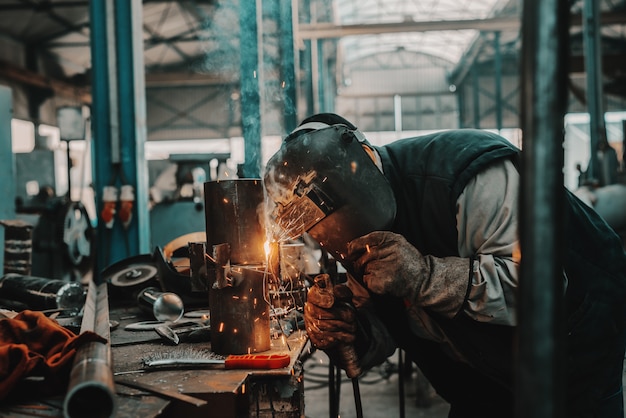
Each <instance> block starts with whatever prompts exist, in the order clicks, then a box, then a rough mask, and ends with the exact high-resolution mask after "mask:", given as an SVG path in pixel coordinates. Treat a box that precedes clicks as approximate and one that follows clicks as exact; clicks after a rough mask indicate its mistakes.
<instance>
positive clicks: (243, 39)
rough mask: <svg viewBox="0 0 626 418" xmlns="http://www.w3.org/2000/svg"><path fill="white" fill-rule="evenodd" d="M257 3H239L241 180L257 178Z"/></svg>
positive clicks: (259, 134) (260, 57)
mask: <svg viewBox="0 0 626 418" xmlns="http://www.w3.org/2000/svg"><path fill="white" fill-rule="evenodd" d="M260 10H261V4H260V0H250V1H245V2H244V1H240V2H239V25H240V59H241V63H240V65H241V125H242V130H243V139H244V148H245V151H244V158H245V160H244V163H243V173H242V174H243V176H244V177H246V178H258V177H259V176H260V175H261V174H260V172H261V116H262V112H261V95H260V86H261V82H260V80H259V78H260V77H261V69H260V67H259V63H261V62H263V59H262V50H261V48H260V45H262V43H260V42H259V36H260V35H259V28H260V26H261V17H260Z"/></svg>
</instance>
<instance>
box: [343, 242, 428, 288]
mask: <svg viewBox="0 0 626 418" xmlns="http://www.w3.org/2000/svg"><path fill="white" fill-rule="evenodd" d="M348 258H349V259H351V260H354V261H353V263H354V268H355V270H356V272H357V274H358V275H360V276H361V277H362V278H363V282H364V283H365V286H367V288H368V289H369V290H370V291H371V292H373V293H377V294H379V295H385V294H389V295H392V296H396V297H399V298H411V299H412V297H413V296H414V294H415V292H416V290H417V289H419V288H420V287H421V284H422V282H423V281H424V280H425V278H427V277H428V276H429V275H430V266H429V265H428V263H427V262H426V260H425V259H424V257H423V256H422V254H421V253H420V252H419V251H418V250H417V249H416V248H415V247H413V246H412V245H411V244H409V242H408V241H407V240H406V239H405V238H404V237H403V236H402V235H398V234H395V233H393V232H386V231H376V232H372V233H370V234H367V235H364V236H362V237H360V238H357V239H355V240H353V241H351V242H350V243H349V244H348Z"/></svg>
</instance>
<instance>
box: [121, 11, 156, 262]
mask: <svg viewBox="0 0 626 418" xmlns="http://www.w3.org/2000/svg"><path fill="white" fill-rule="evenodd" d="M115 20H116V25H115V29H116V40H117V69H118V72H117V74H118V76H117V78H118V86H119V87H118V101H119V102H118V108H119V112H120V113H119V114H120V117H119V121H120V157H121V161H120V162H121V168H122V170H123V173H124V175H125V176H126V181H127V183H128V184H131V185H132V186H134V188H135V205H134V209H133V219H132V222H131V223H130V227H129V229H128V235H129V246H130V248H129V252H130V254H129V255H137V254H140V253H142V254H145V253H148V252H150V250H151V248H150V218H149V216H150V213H149V211H148V197H149V190H148V165H147V162H146V158H145V152H144V148H145V143H146V138H147V129H146V89H145V81H144V71H145V69H144V61H143V54H144V50H143V4H142V1H141V0H115Z"/></svg>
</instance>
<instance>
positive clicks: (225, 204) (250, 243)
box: [204, 179, 266, 265]
mask: <svg viewBox="0 0 626 418" xmlns="http://www.w3.org/2000/svg"><path fill="white" fill-rule="evenodd" d="M204 201H205V206H204V211H205V218H206V235H207V246H208V248H211V247H212V246H213V245H217V244H223V243H228V244H230V261H231V264H248V265H249V264H262V263H264V262H265V250H264V247H263V244H264V242H265V240H266V238H265V228H264V226H263V225H264V219H263V183H262V181H261V179H235V180H219V181H209V182H206V183H204Z"/></svg>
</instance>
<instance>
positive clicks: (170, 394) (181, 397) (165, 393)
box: [115, 379, 207, 406]
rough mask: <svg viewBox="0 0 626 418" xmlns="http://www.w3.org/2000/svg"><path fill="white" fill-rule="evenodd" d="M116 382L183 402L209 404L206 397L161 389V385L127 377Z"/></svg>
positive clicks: (198, 404) (200, 404)
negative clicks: (131, 379)
mask: <svg viewBox="0 0 626 418" xmlns="http://www.w3.org/2000/svg"><path fill="white" fill-rule="evenodd" d="M115 383H117V384H120V385H124V386H128V387H131V388H135V389H140V390H145V391H147V392H151V393H156V394H157V395H161V396H165V397H166V398H170V399H177V400H179V401H183V402H186V403H189V404H192V405H194V406H202V405H206V404H207V401H205V400H204V399H200V398H196V397H193V396H189V395H185V394H182V393H178V392H176V391H173V390H166V389H161V388H159V387H156V386H154V385H149V384H147V383H139V382H134V381H130V380H125V379H115Z"/></svg>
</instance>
